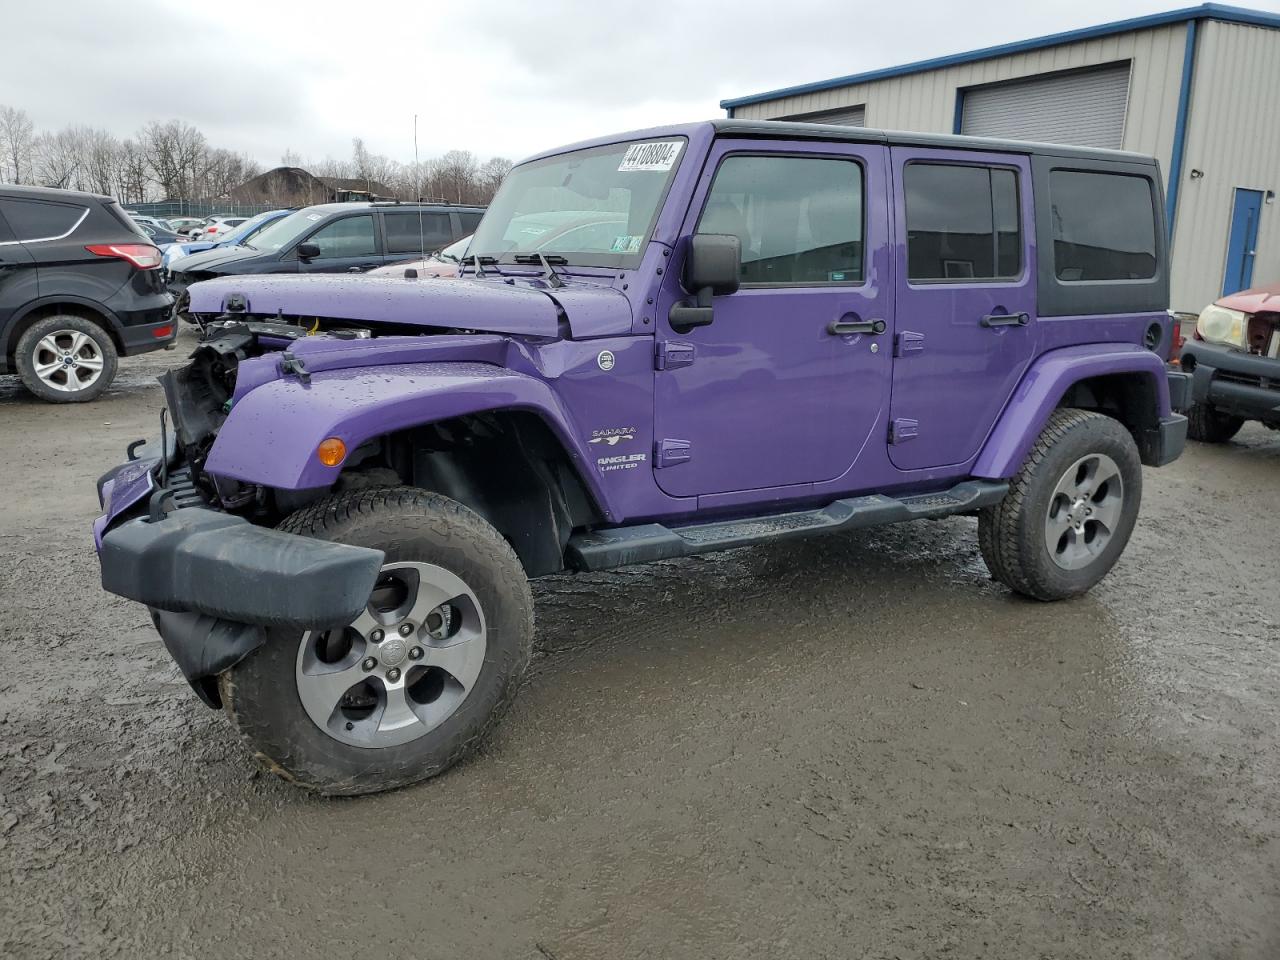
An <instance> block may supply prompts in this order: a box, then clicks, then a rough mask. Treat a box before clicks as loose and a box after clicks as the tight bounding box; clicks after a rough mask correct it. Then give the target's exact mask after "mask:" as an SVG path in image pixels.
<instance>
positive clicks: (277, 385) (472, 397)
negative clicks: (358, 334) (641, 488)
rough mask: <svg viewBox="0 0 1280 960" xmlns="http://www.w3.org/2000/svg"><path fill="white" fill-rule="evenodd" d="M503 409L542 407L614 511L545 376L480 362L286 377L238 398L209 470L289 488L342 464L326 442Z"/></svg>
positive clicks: (313, 481) (319, 482)
mask: <svg viewBox="0 0 1280 960" xmlns="http://www.w3.org/2000/svg"><path fill="white" fill-rule="evenodd" d="M500 410H513V411H514V410H518V411H524V412H531V413H534V414H536V415H537V416H539V417H540V418H541V419H542V420H543V422H545V423H546V425H547V427H548V428H549V429H550V430H551V432H552V433H553V434H554V435H555V437H556V438H557V439H558V440H559V441H560V443H561V445H562V446H563V447H564V450H565V453H566V454H567V455H568V456H569V458H570V462H571V463H572V464H573V467H574V469H575V470H576V472H577V474H578V476H579V478H580V479H581V480H582V482H583V485H584V487H585V488H586V489H587V491H588V492H589V493H590V495H591V497H592V498H593V499H594V500H595V502H596V506H597V507H598V508H599V509H600V512H601V514H602V515H604V516H605V517H607V518H609V519H615V518H614V517H613V511H612V510H611V508H610V505H609V501H608V499H607V497H606V496H605V492H604V490H603V488H602V487H601V485H600V482H599V478H598V477H597V476H596V474H595V472H594V471H593V470H592V469H591V468H590V464H591V458H590V457H589V456H588V454H587V453H586V451H585V450H584V449H583V447H582V445H581V444H580V443H579V441H578V439H577V436H578V433H579V431H577V430H576V429H575V427H574V423H573V418H572V417H571V416H570V415H569V413H568V411H567V410H566V409H565V408H564V406H563V404H561V402H560V399H559V397H557V396H556V394H555V393H554V391H552V390H551V388H550V387H549V386H548V385H547V384H546V383H544V382H543V381H541V380H538V379H536V378H534V377H531V376H528V375H527V374H523V373H517V372H515V371H513V370H510V369H507V368H505V367H497V366H493V365H490V364H483V363H466V362H435V363H406V364H397V365H394V366H385V367H361V368H357V369H341V370H333V371H320V372H317V373H315V374H313V375H311V377H310V382H307V383H304V382H302V381H300V380H298V379H297V378H295V377H286V378H282V379H278V380H273V381H271V382H269V383H266V384H263V385H262V386H260V387H257V388H255V389H253V390H251V391H250V392H249V393H247V394H246V395H245V396H244V397H242V398H241V399H240V400H238V401H237V402H236V404H235V406H234V407H233V408H232V410H231V413H230V414H229V415H228V417H227V420H226V422H225V423H224V424H223V425H222V429H221V430H220V431H219V433H218V436H217V439H216V440H214V443H213V448H212V449H211V450H210V452H209V458H208V460H207V461H206V463H205V469H206V470H207V471H208V472H209V473H212V474H215V475H217V476H224V477H230V478H232V479H235V480H240V481H242V482H244V483H254V484H262V485H263V486H268V487H274V488H277V489H285V490H303V489H314V488H317V487H321V488H322V487H328V486H331V485H332V484H333V483H334V481H336V480H337V479H338V476H339V474H341V472H342V464H339V465H338V466H336V467H329V466H325V465H324V464H323V463H321V462H320V460H319V459H318V457H317V455H316V448H317V446H318V445H319V444H320V441H322V440H325V439H327V438H329V437H337V438H338V439H340V440H342V442H343V443H344V444H346V447H347V450H348V451H352V450H355V449H356V448H357V447H359V446H360V445H361V444H362V443H364V442H366V441H368V440H371V439H374V438H376V437H380V436H384V435H385V434H389V433H394V432H396V431H399V430H406V429H409V428H411V427H419V426H425V425H427V424H431V423H436V422H438V421H441V420H449V419H452V418H454V417H461V416H466V415H468V414H475V413H487V412H492V411H500Z"/></svg>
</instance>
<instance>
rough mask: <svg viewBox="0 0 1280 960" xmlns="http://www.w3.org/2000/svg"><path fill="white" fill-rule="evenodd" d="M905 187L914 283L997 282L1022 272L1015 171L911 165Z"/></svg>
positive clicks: (909, 274)
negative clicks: (937, 281) (951, 281)
mask: <svg viewBox="0 0 1280 960" xmlns="http://www.w3.org/2000/svg"><path fill="white" fill-rule="evenodd" d="M903 185H904V188H905V192H906V203H907V278H908V279H909V280H924V281H929V280H956V281H963V280H998V279H1010V278H1013V277H1016V276H1017V275H1018V274H1019V273H1020V272H1021V268H1022V231H1021V228H1020V217H1019V215H1018V184H1017V180H1016V177H1015V174H1014V172H1013V171H1012V170H1002V169H995V168H991V167H975V166H960V165H958V164H942V163H910V164H907V166H906V169H905V170H904V172H903Z"/></svg>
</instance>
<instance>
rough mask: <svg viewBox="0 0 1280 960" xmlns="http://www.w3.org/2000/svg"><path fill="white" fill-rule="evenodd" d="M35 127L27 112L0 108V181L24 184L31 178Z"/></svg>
mask: <svg viewBox="0 0 1280 960" xmlns="http://www.w3.org/2000/svg"><path fill="white" fill-rule="evenodd" d="M34 139H35V127H34V126H33V124H32V123H31V118H30V117H28V116H27V111H25V110H19V109H18V108H17V107H0V153H2V156H0V179H4V180H10V181H12V182H13V183H25V182H27V180H29V179H30V176H31V149H32V144H33V141H34Z"/></svg>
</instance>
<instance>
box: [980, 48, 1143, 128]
mask: <svg viewBox="0 0 1280 960" xmlns="http://www.w3.org/2000/svg"><path fill="white" fill-rule="evenodd" d="M1128 99H1129V62H1128V61H1125V62H1124V63H1120V64H1112V65H1109V66H1106V67H1100V68H1097V69H1093V70H1081V71H1076V72H1072V73H1059V74H1053V75H1047V76H1039V77H1034V78H1032V79H1029V80H1018V81H1015V82H1013V83H1000V84H993V85H991V86H986V87H971V88H970V89H968V90H965V91H964V101H963V109H964V119H963V122H962V124H961V128H960V129H961V132H962V133H967V134H971V135H972V136H976V137H1002V138H1005V139H1010V140H1039V141H1043V142H1045V143H1070V144H1075V145H1076V146H1081V147H1109V148H1111V149H1116V150H1118V149H1119V148H1120V144H1121V141H1122V140H1123V139H1124V114H1125V105H1126V104H1127V102H1128Z"/></svg>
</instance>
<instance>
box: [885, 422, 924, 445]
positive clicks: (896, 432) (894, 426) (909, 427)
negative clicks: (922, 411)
mask: <svg viewBox="0 0 1280 960" xmlns="http://www.w3.org/2000/svg"><path fill="white" fill-rule="evenodd" d="M919 433H920V421H919V420H908V419H907V418H906V417H896V418H895V419H893V420H891V421H890V422H889V442H890V443H903V442H904V441H906V440H911V439H912V438H914V437H916V436H918V435H919Z"/></svg>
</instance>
